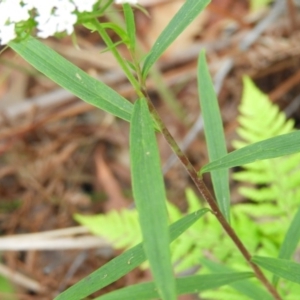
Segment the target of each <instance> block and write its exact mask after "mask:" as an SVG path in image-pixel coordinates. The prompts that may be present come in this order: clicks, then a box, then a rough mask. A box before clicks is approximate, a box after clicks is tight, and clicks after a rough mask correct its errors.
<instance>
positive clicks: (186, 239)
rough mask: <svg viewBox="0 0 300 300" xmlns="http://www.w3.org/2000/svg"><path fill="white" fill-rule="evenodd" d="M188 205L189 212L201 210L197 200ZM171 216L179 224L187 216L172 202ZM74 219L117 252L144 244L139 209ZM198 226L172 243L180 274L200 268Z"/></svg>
mask: <svg viewBox="0 0 300 300" xmlns="http://www.w3.org/2000/svg"><path fill="white" fill-rule="evenodd" d="M188 193H189V191H188ZM188 205H189V211H188V213H190V212H193V211H196V210H198V209H200V208H201V205H200V203H199V200H198V199H197V198H196V197H188ZM168 213H169V221H170V223H173V222H176V221H177V220H179V219H180V218H182V217H183V216H184V214H183V213H182V212H180V210H179V209H178V208H177V207H176V206H174V205H173V204H171V203H168ZM74 219H75V220H76V221H77V222H78V223H80V224H82V225H84V226H86V227H87V228H89V230H90V231H91V233H93V234H95V235H99V236H101V237H103V238H104V239H106V240H107V241H108V242H109V243H111V245H112V246H113V247H114V248H115V249H129V248H131V247H133V246H135V245H136V244H138V243H140V242H141V232H140V227H139V222H138V214H137V211H136V210H135V209H132V210H128V209H123V210H121V211H120V212H117V211H111V212H109V213H107V214H99V215H94V216H86V215H80V214H76V215H74ZM200 220H201V219H200ZM198 227H199V221H198V222H196V223H195V224H194V226H193V227H192V228H190V229H188V230H187V231H185V232H184V233H183V234H182V235H181V236H180V237H179V238H177V239H176V240H175V241H174V242H173V243H172V244H171V251H172V261H173V263H174V266H175V270H176V272H177V273H179V272H181V271H184V270H186V269H188V268H190V267H194V266H196V265H199V252H198V249H197V248H196V247H195V239H196V238H197V239H198V238H199V231H198V229H197V228H198ZM147 267H148V264H147V263H144V264H143V265H142V266H141V268H147Z"/></svg>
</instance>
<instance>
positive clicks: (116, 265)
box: [55, 208, 209, 300]
mask: <svg viewBox="0 0 300 300" xmlns="http://www.w3.org/2000/svg"><path fill="white" fill-rule="evenodd" d="M208 211H209V209H208V208H203V209H200V210H197V211H195V212H192V213H190V214H189V215H187V216H185V217H184V218H182V219H180V220H178V221H177V222H175V223H174V224H172V225H170V226H169V230H170V240H171V242H172V241H174V240H175V239H176V238H177V237H178V236H180V235H181V234H182V233H183V232H184V231H186V230H187V229H188V228H189V227H190V226H191V225H193V224H194V223H195V222H196V221H197V220H199V218H201V217H202V216H203V215H204V214H206V213H207V212H208ZM145 260H146V255H145V252H144V249H143V245H142V243H140V244H138V245H136V246H135V247H133V248H131V249H129V250H127V251H126V252H124V253H122V254H120V255H119V256H117V257H116V258H114V259H112V260H111V261H109V262H108V263H107V264H105V265H104V266H103V267H101V268H100V269H98V270H96V271H95V272H93V273H92V274H90V275H89V276H87V277H85V278H83V279H82V280H80V281H79V282H77V283H76V284H75V285H73V286H71V287H70V288H68V289H67V290H66V291H64V292H63V293H61V294H60V295H58V296H57V297H56V298H55V300H69V299H72V300H80V299H84V298H85V297H87V296H89V295H91V294H92V293H94V292H96V291H98V290H100V289H102V288H104V287H106V286H107V285H109V284H111V283H112V282H114V281H116V280H118V279H119V278H121V277H122V276H124V275H125V274H127V273H129V272H130V271H132V270H133V269H134V268H136V267H137V266H139V265H140V264H141V263H143V262H144V261H145Z"/></svg>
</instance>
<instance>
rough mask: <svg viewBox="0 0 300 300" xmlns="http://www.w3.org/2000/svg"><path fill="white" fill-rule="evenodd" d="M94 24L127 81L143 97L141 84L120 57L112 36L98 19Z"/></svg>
mask: <svg viewBox="0 0 300 300" xmlns="http://www.w3.org/2000/svg"><path fill="white" fill-rule="evenodd" d="M92 23H93V24H94V26H95V27H96V29H97V31H98V33H99V35H100V36H101V37H102V39H103V41H104V42H105V44H106V45H107V47H108V48H109V50H110V51H111V52H112V54H113V55H114V57H115V58H116V60H117V62H118V63H119V65H120V66H121V68H122V70H123V71H124V73H125V75H126V77H127V79H128V80H129V81H130V83H131V84H132V86H133V87H134V89H135V91H136V93H137V95H138V96H139V97H143V94H142V92H141V90H140V84H139V82H138V81H137V80H136V78H135V77H134V75H133V74H132V73H131V71H130V69H129V68H128V65H127V64H126V61H125V59H124V58H123V57H122V56H121V55H120V53H119V52H118V50H117V49H116V47H115V45H114V43H113V42H112V40H111V38H110V36H109V35H108V34H107V32H106V30H105V29H104V28H103V27H102V25H101V23H100V22H99V21H98V20H97V19H95V20H94V21H93V22H92Z"/></svg>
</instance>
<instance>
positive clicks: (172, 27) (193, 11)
mask: <svg viewBox="0 0 300 300" xmlns="http://www.w3.org/2000/svg"><path fill="white" fill-rule="evenodd" d="M209 2H210V0H187V1H186V2H185V3H184V4H183V5H182V7H181V8H180V10H179V11H178V12H177V13H176V15H175V16H174V17H173V19H172V20H171V21H170V22H169V24H168V26H167V27H166V28H165V29H164V30H163V32H162V33H161V34H160V36H159V37H158V39H157V40H156V42H155V43H154V45H153V47H152V49H151V50H150V52H149V54H148V56H147V58H146V60H145V63H144V66H143V70H142V74H143V78H146V76H147V74H148V72H149V70H150V68H151V67H152V65H153V64H154V63H155V62H156V61H157V60H158V58H159V57H160V56H161V55H162V54H163V52H164V51H165V50H166V49H167V48H168V46H169V45H170V44H171V43H172V42H173V41H174V40H175V39H176V38H177V37H178V36H179V35H180V34H181V33H182V32H183V30H184V29H185V28H186V27H187V26H188V25H189V24H190V23H191V22H192V21H193V20H194V19H195V18H196V17H197V16H198V15H199V14H200V12H201V11H202V10H203V9H204V8H205V7H206V5H207V4H208V3H209Z"/></svg>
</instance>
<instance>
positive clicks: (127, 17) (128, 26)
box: [123, 3, 135, 50]
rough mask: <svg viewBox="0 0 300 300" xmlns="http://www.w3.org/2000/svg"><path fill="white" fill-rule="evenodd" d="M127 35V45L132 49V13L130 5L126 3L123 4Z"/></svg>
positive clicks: (133, 28) (133, 42)
mask: <svg viewBox="0 0 300 300" xmlns="http://www.w3.org/2000/svg"><path fill="white" fill-rule="evenodd" d="M123 10H124V16H125V22H126V29H127V35H128V38H129V47H130V49H132V50H134V48H135V23H134V14H133V11H132V8H131V6H130V5H129V4H128V3H125V4H123Z"/></svg>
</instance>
